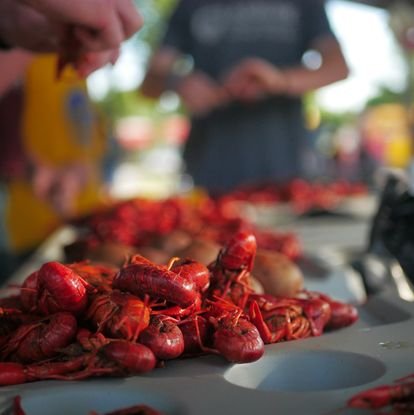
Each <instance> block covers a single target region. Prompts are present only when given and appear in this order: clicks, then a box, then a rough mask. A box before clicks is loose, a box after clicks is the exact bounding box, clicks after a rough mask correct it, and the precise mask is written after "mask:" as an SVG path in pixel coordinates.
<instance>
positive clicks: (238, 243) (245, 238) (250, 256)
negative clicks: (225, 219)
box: [217, 231, 257, 271]
mask: <svg viewBox="0 0 414 415" xmlns="http://www.w3.org/2000/svg"><path fill="white" fill-rule="evenodd" d="M256 250H257V243H256V237H255V236H254V235H253V234H252V233H251V232H247V231H239V232H237V233H236V234H235V235H233V236H232V237H231V238H230V240H229V241H228V242H227V244H226V245H225V247H224V248H223V249H222V250H221V251H220V253H219V256H218V258H217V261H218V263H219V264H220V265H221V266H222V267H223V268H226V269H229V270H241V269H247V270H248V271H251V270H252V268H253V262H254V258H255V256H256Z"/></svg>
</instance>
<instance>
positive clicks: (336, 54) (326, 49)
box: [283, 37, 349, 95]
mask: <svg viewBox="0 0 414 415" xmlns="http://www.w3.org/2000/svg"><path fill="white" fill-rule="evenodd" d="M314 49H315V50H316V51H318V52H319V53H320V54H321V57H322V63H321V66H320V67H319V68H318V69H315V70H311V69H308V68H306V67H304V66H300V67H296V68H289V69H286V70H284V71H283V73H284V75H285V77H286V78H287V80H286V82H287V85H286V92H287V93H288V94H290V95H302V94H303V93H305V92H307V91H310V90H314V89H317V88H321V87H323V86H326V85H329V84H332V83H334V82H337V81H340V80H343V79H345V78H347V77H348V75H349V69H348V66H347V64H346V61H345V58H344V56H343V54H342V51H341V48H340V46H339V44H338V42H337V41H336V40H335V39H334V38H331V37H325V38H321V39H319V40H318V41H317V42H315V45H314Z"/></svg>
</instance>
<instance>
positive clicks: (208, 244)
mask: <svg viewBox="0 0 414 415" xmlns="http://www.w3.org/2000/svg"><path fill="white" fill-rule="evenodd" d="M219 251H220V245H218V244H216V243H215V242H212V241H208V240H206V239H198V238H197V239H193V240H192V242H191V243H190V245H188V246H187V247H186V248H184V249H181V250H178V251H176V252H175V255H176V256H178V257H180V258H189V259H193V260H195V261H198V262H201V263H202V264H204V265H209V264H210V263H211V262H213V261H215V260H216V258H217V255H218V253H219Z"/></svg>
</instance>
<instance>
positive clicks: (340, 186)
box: [221, 179, 367, 214]
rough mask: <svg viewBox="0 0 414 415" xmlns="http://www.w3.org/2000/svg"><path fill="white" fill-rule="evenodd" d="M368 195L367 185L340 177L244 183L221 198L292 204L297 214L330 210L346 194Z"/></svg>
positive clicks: (254, 202)
mask: <svg viewBox="0 0 414 415" xmlns="http://www.w3.org/2000/svg"><path fill="white" fill-rule="evenodd" d="M365 194H367V186H366V185H364V184H363V183H360V182H355V183H354V182H349V181H345V180H338V181H334V182H331V183H318V182H308V181H306V180H303V179H294V180H292V181H289V182H286V183H283V184H277V183H273V182H269V183H259V184H253V185H245V186H242V187H239V188H238V189H235V190H234V191H232V192H231V193H228V194H226V195H225V196H222V197H221V199H222V200H223V199H232V200H239V201H248V202H250V203H253V204H266V203H272V204H279V203H289V204H290V206H291V208H292V210H293V211H294V212H295V213H297V214H303V213H307V212H309V211H315V210H316V211H317V210H331V209H334V208H336V207H337V206H338V204H340V203H341V202H342V201H343V200H344V199H345V198H346V197H349V196H361V195H365Z"/></svg>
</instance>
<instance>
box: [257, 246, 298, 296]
mask: <svg viewBox="0 0 414 415" xmlns="http://www.w3.org/2000/svg"><path fill="white" fill-rule="evenodd" d="M252 274H253V275H254V277H255V278H256V279H257V280H258V281H259V282H260V283H261V284H262V286H263V289H264V292H265V293H266V294H271V295H275V296H282V297H291V296H294V295H295V294H296V293H297V292H298V291H299V290H301V289H302V288H303V275H302V272H301V270H300V269H299V267H298V266H297V265H296V264H295V263H294V262H292V261H291V260H290V259H289V258H288V257H286V256H285V255H283V254H280V253H278V252H273V251H269V250H264V249H258V250H257V254H256V259H255V261H254V267H253V270H252Z"/></svg>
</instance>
